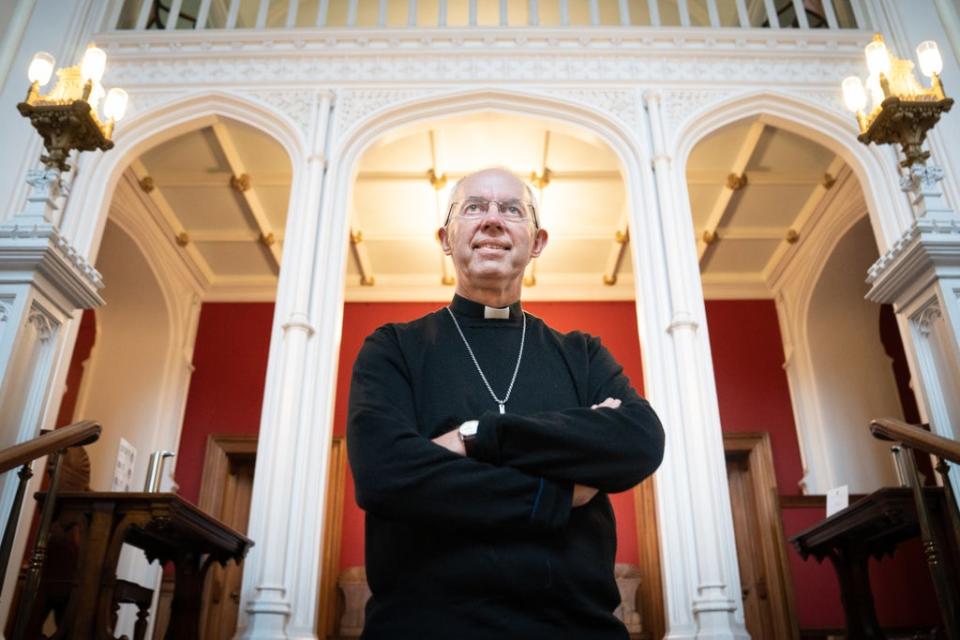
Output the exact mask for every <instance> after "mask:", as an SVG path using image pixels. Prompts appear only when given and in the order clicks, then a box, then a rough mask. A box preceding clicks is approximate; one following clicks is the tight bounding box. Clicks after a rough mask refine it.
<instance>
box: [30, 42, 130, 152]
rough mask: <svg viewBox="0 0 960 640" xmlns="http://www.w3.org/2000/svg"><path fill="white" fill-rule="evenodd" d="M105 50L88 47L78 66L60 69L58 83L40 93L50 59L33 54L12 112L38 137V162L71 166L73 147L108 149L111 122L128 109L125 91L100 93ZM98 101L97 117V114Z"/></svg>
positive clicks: (50, 72) (51, 63) (49, 70)
mask: <svg viewBox="0 0 960 640" xmlns="http://www.w3.org/2000/svg"><path fill="white" fill-rule="evenodd" d="M106 61H107V54H106V53H104V51H103V50H102V49H98V48H97V47H94V46H90V47H88V48H87V51H86V53H84V55H83V60H82V61H81V62H80V64H79V65H77V66H73V67H68V68H66V69H59V70H58V71H57V83H56V85H54V87H53V89H52V90H51V91H50V93H48V94H47V95H41V94H40V87H42V86H44V85H46V84H47V83H48V82H49V81H50V77H51V76H52V75H53V69H54V65H55V62H56V61H55V60H54V58H53V56H51V55H50V54H49V53H45V52H39V53H37V54H35V55H34V56H33V60H32V61H31V62H30V67H29V70H28V72H27V75H28V77H29V79H30V89H29V90H28V91H27V97H26V100H24V101H23V102H21V103H20V104H18V105H17V110H18V111H19V112H20V114H21V115H23V116H24V117H25V118H30V123H31V124H32V125H33V127H34V128H35V129H36V130H37V132H38V133H39V134H40V136H41V137H42V138H43V144H44V146H45V147H46V149H47V154H46V155H44V156H41V157H40V160H41V161H42V162H43V163H44V165H46V166H47V168H48V169H55V170H57V171H66V170H69V169H70V165H69V164H67V158H68V157H69V155H70V152H71V151H73V150H74V149H76V150H78V151H93V150H95V149H101V150H104V151H106V150H107V149H110V148H112V147H113V140H111V136H112V135H113V127H114V124H115V123H116V122H117V121H119V120H120V119H121V118H123V115H124V113H125V112H126V109H127V93H126V92H125V91H124V90H123V89H117V88H113V89H111V90H110V91H109V92H107V93H106V95H104V89H103V85H101V84H100V79H101V78H102V77H103V72H104V70H105V68H106ZM101 99H103V105H102V117H101V115H100V114H99V113H98V108H99V107H100V101H101Z"/></svg>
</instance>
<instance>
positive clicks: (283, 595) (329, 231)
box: [241, 88, 744, 638]
mask: <svg viewBox="0 0 960 640" xmlns="http://www.w3.org/2000/svg"><path fill="white" fill-rule="evenodd" d="M638 97H639V96H638ZM478 111H502V112H508V113H511V114H518V115H524V116H529V117H534V118H538V119H550V120H556V121H559V122H562V123H564V124H566V125H568V126H570V125H572V126H576V127H579V128H581V129H583V130H584V131H587V132H590V133H591V134H593V135H594V136H596V137H597V138H599V139H600V140H602V141H603V143H604V144H607V145H608V146H609V147H610V148H611V149H612V150H613V151H614V152H615V153H616V154H617V156H618V158H619V159H620V162H621V167H622V169H621V170H622V172H623V175H624V178H625V180H626V183H627V184H626V186H627V197H628V202H629V203H630V210H631V226H633V227H634V228H635V229H643V233H637V234H636V237H637V238H638V241H637V242H636V243H632V244H633V246H632V249H631V250H632V251H633V259H634V264H635V265H636V271H637V273H638V278H637V281H636V282H637V318H638V325H639V332H640V339H641V342H642V345H643V350H644V367H645V370H646V372H647V373H646V375H645V380H648V381H649V383H648V389H647V392H648V396H649V398H650V399H651V401H652V402H653V404H654V405H655V406H656V407H657V410H658V412H660V414H661V416H662V418H663V419H664V422H665V423H666V424H667V425H668V431H669V432H670V433H671V435H669V436H668V444H667V461H666V462H665V464H664V467H663V468H662V469H661V471H660V474H661V475H660V482H658V483H657V490H658V507H659V509H660V514H659V515H660V517H659V526H660V540H661V556H662V558H663V564H664V572H663V573H664V583H665V586H664V588H665V593H664V599H665V607H666V610H667V617H668V624H669V626H670V633H669V636H668V637H670V638H694V637H706V636H709V637H715V638H741V637H744V634H743V630H742V613H738V609H739V602H740V595H739V577H738V576H737V573H736V550H735V546H734V544H733V537H732V520H731V516H730V512H729V508H728V507H727V508H726V509H724V508H723V506H724V505H728V504H729V496H728V495H726V494H725V492H726V484H725V481H726V475H725V471H724V462H723V449H722V445H721V436H720V433H719V421H718V419H717V416H718V409H717V406H716V397H715V394H713V393H712V391H710V390H706V389H704V388H703V386H702V385H699V384H698V383H697V380H696V379H694V380H693V382H692V386H684V385H685V384H688V383H690V378H689V377H684V376H682V375H681V374H680V370H681V369H682V370H691V371H693V370H698V368H699V367H700V366H701V364H703V363H704V362H707V361H709V350H708V349H706V348H705V347H704V345H705V344H706V341H705V339H696V338H695V335H696V332H697V327H698V324H697V323H696V322H693V321H691V320H689V317H690V313H689V312H688V311H687V310H686V307H687V306H689V304H690V303H689V300H693V301H696V300H697V299H699V300H700V306H701V307H702V292H701V291H700V290H699V282H692V286H693V288H694V289H695V290H691V291H681V290H678V287H682V286H684V285H683V284H682V283H684V282H685V280H684V279H683V278H681V277H677V276H676V275H675V274H673V273H672V266H671V265H670V260H669V259H668V256H667V255H666V254H667V247H668V246H670V243H669V242H667V240H666V238H668V237H673V236H674V235H675V234H672V233H671V234H667V233H665V230H664V225H665V224H672V221H671V220H670V218H672V217H673V216H672V212H669V211H664V210H663V208H662V207H661V206H660V204H659V202H658V200H657V197H656V195H655V192H656V189H655V188H654V180H653V175H652V171H651V169H650V159H649V158H650V154H649V151H648V148H647V144H648V143H647V140H646V133H645V132H644V129H643V128H640V127H638V130H631V129H629V128H626V127H624V126H623V124H622V123H621V122H618V121H617V120H616V119H614V118H612V117H609V116H606V115H604V114H602V113H600V112H598V111H595V110H594V109H592V108H591V107H590V106H589V105H587V104H584V103H577V102H573V101H568V100H565V99H558V98H556V97H552V96H546V95H543V94H536V93H525V92H520V91H505V90H499V89H492V88H491V89H486V88H481V89H474V90H469V89H464V90H459V91H454V92H447V93H442V94H432V95H428V96H425V97H424V96H420V97H417V98H414V99H410V98H409V96H397V97H396V98H395V99H394V100H393V101H392V102H391V100H386V101H385V103H384V104H383V105H382V106H380V107H378V108H376V109H371V110H369V111H368V112H367V115H365V116H363V117H361V118H358V119H357V121H355V122H351V123H349V124H346V123H342V124H343V125H344V126H342V135H340V136H338V138H337V139H336V140H331V141H330V142H329V144H330V148H331V149H332V151H330V153H329V158H330V172H329V173H330V175H329V177H328V179H329V183H328V186H327V187H326V188H325V189H324V190H323V191H324V193H323V198H322V204H321V208H320V218H321V219H322V220H323V222H324V224H322V225H321V226H320V227H319V228H318V235H317V244H316V247H315V253H314V256H313V257H314V258H315V261H314V262H313V263H312V264H311V265H310V267H311V270H312V273H313V279H312V283H311V285H310V292H311V297H310V305H309V313H308V314H307V316H306V317H307V318H308V319H309V321H308V322H306V323H304V322H302V321H293V319H291V321H290V322H288V323H287V324H286V325H285V327H284V329H285V334H286V335H288V336H296V335H300V336H301V337H300V338H297V339H294V338H291V339H290V342H289V345H290V346H289V348H290V353H291V355H290V357H289V359H288V358H286V357H284V356H281V360H284V361H287V360H289V362H291V363H292V364H290V365H289V366H288V367H285V369H284V372H283V374H280V375H281V376H283V378H284V379H285V380H288V381H289V383H288V384H287V385H286V387H285V388H284V390H283V392H282V393H283V397H282V399H281V401H280V402H279V403H278V407H277V411H278V412H281V413H283V417H282V419H280V420H278V421H277V422H276V423H273V422H271V421H268V420H266V413H265V421H264V424H263V429H270V430H277V431H278V436H277V439H276V440H274V442H275V444H276V445H277V447H276V449H274V450H273V452H272V454H271V458H272V459H274V460H276V461H280V460H283V461H284V463H285V465H284V467H283V468H280V467H279V466H277V465H275V466H274V471H275V473H273V474H271V478H265V477H264V476H261V475H259V474H258V476H257V483H261V482H263V483H269V486H267V484H263V485H261V486H260V487H259V489H260V490H261V492H262V493H259V494H258V491H257V489H258V487H256V486H255V491H254V504H253V507H252V512H251V522H252V523H257V522H271V523H274V524H273V526H274V527H276V526H277V523H280V522H284V523H288V522H289V523H290V526H288V528H287V530H286V536H285V538H284V540H282V541H280V542H279V543H278V544H277V545H274V544H273V543H272V541H271V542H270V543H269V544H268V546H269V547H270V549H269V550H268V551H267V552H266V553H265V554H264V556H260V557H259V558H258V560H257V564H258V566H257V567H256V569H255V571H249V573H245V577H244V580H245V584H244V596H245V607H244V608H245V611H246V613H247V617H246V620H245V628H244V629H243V630H242V631H241V635H242V637H244V638H265V637H297V638H307V637H311V638H312V637H315V630H314V628H315V624H316V620H315V615H316V613H315V612H316V595H317V593H316V590H317V585H318V579H317V578H318V573H317V571H318V568H319V567H318V565H319V553H318V552H319V548H320V541H321V539H322V534H323V528H324V522H323V512H324V510H323V508H318V506H317V505H321V504H322V501H323V499H324V493H325V492H324V490H323V489H324V486H323V485H324V483H325V478H326V474H327V468H328V454H329V446H330V445H329V442H330V435H331V433H332V413H333V395H334V384H335V381H336V372H337V365H338V356H339V340H340V334H341V323H342V318H343V297H344V282H345V280H344V278H345V273H346V251H347V238H348V214H349V204H350V194H351V190H352V188H353V181H354V177H355V173H356V166H357V162H358V161H359V159H360V158H361V156H362V154H363V153H364V151H365V150H366V149H368V148H369V147H370V146H371V145H372V144H373V143H374V142H375V141H376V140H378V139H379V138H381V137H382V136H384V135H386V134H388V133H389V132H391V131H393V130H395V129H396V128H398V127H405V126H408V125H411V124H415V123H418V122H425V121H429V120H433V119H437V118H443V117H447V116H452V115H462V114H464V113H472V112H478ZM335 124H336V123H335ZM302 266H303V267H306V265H305V264H304V265H302ZM304 324H306V326H305V327H304V326H303V325H304ZM308 338H309V339H308ZM300 348H303V350H304V351H305V353H303V352H298V351H296V349H300ZM293 353H297V354H298V358H299V360H301V361H303V360H305V364H304V363H303V362H299V363H298V362H296V360H297V358H294V357H293V355H292V354H293ZM297 367H303V368H302V369H298V368H297ZM300 371H302V375H299V376H298V375H297V374H298V373H299V372H300ZM268 387H269V382H268ZM286 403H290V404H294V403H296V404H298V405H299V406H296V407H293V406H288V407H286V408H284V407H282V406H280V405H281V404H286ZM684 407H693V408H687V409H685V408H684ZM284 421H290V423H291V424H292V425H293V426H291V427H290V429H289V431H287V432H285V433H282V434H280V433H279V429H278V427H277V426H276V424H282V423H283V422H284ZM708 429H713V430H715V431H716V433H712V434H711V435H710V437H708V438H704V437H702V434H703V433H704V432H705V431H707V430H708ZM266 437H267V436H266V435H264V434H263V432H262V433H261V442H263V441H264V439H265V438H266ZM704 442H708V443H709V445H708V446H706V447H704ZM681 443H682V444H681ZM307 471H309V473H307ZM280 494H284V495H291V496H292V498H291V500H290V501H289V502H285V501H278V500H276V499H275V497H276V496H277V495H280ZM307 507H309V508H307ZM264 533H268V532H266V531H265V532H264ZM254 537H255V538H256V536H254ZM259 544H262V543H261V541H260V540H259V539H258V545H259ZM249 567H250V565H248V570H249ZM731 567H732V569H731Z"/></svg>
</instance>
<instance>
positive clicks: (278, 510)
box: [238, 93, 332, 639]
mask: <svg viewBox="0 0 960 640" xmlns="http://www.w3.org/2000/svg"><path fill="white" fill-rule="evenodd" d="M331 105H332V95H331V94H328V93H324V94H320V95H318V96H317V99H316V104H315V112H314V118H313V123H312V125H311V134H310V137H309V139H310V140H311V148H310V150H309V156H308V157H306V158H299V159H295V161H296V162H302V163H303V166H302V169H301V170H300V171H297V172H295V174H299V177H298V179H297V180H296V182H295V185H294V187H293V189H292V193H291V198H290V214H289V216H288V220H289V222H288V229H289V232H288V233H287V236H286V237H287V238H289V239H290V242H289V244H288V245H287V246H286V247H285V248H284V257H283V265H282V268H281V271H280V287H279V290H278V294H277V309H276V312H275V315H274V327H275V329H274V335H273V343H272V345H271V349H270V365H269V371H268V376H267V384H266V389H265V392H264V407H263V413H262V418H261V426H260V439H259V444H258V447H257V467H256V472H255V474H254V486H253V497H252V502H251V506H250V525H249V528H248V531H249V536H250V537H251V538H252V539H253V540H254V541H255V543H256V546H254V548H253V550H252V551H251V553H250V556H249V557H248V558H247V561H246V563H245V567H244V575H243V583H244V586H243V598H244V601H243V603H242V605H241V609H242V611H243V612H244V615H243V616H242V619H241V621H240V625H241V626H240V629H239V631H238V637H241V638H258V639H260V638H315V637H316V634H315V631H314V617H315V610H316V589H317V581H318V568H319V567H318V562H319V551H320V548H319V547H320V543H319V539H320V538H319V532H320V531H322V527H323V522H322V515H323V507H322V504H321V501H322V494H321V491H320V488H322V486H323V484H324V478H325V476H324V474H323V473H322V472H321V471H320V467H322V466H323V464H322V463H324V462H325V452H324V451H322V449H321V450H319V451H318V448H317V447H311V446H308V443H310V442H312V441H314V440H315V436H316V434H315V431H316V423H315V420H314V419H313V417H312V416H311V415H309V413H308V412H307V411H304V410H303V408H304V406H305V405H307V404H309V401H310V398H311V397H312V396H311V394H310V393H309V389H308V387H309V384H308V382H307V380H306V376H305V371H306V369H307V367H306V363H307V352H308V349H309V346H310V342H311V336H313V334H314V333H315V328H314V324H313V323H312V322H311V318H310V317H309V311H310V309H309V303H310V291H311V285H312V282H311V276H312V273H313V265H314V257H315V255H316V252H317V244H316V239H317V224H318V221H319V218H320V215H319V209H320V200H321V195H322V191H323V181H324V174H325V167H326V158H325V155H324V148H325V145H326V134H327V125H328V122H329V116H330V109H331ZM318 457H319V458H321V460H319V461H318V460H317V458H318Z"/></svg>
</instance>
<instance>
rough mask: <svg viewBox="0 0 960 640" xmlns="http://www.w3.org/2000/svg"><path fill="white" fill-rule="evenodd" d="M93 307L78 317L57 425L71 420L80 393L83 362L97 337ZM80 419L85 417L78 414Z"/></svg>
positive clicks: (65, 423)
mask: <svg viewBox="0 0 960 640" xmlns="http://www.w3.org/2000/svg"><path fill="white" fill-rule="evenodd" d="M94 313H95V312H94V310H93V309H85V310H84V311H83V315H82V316H81V317H80V328H79V329H78V330H77V341H76V342H75V343H74V345H73V355H72V356H71V357H70V368H69V369H67V383H66V387H67V388H66V390H65V391H64V392H63V399H62V400H61V401H60V411H59V412H58V413H57V426H58V427H65V426H67V425H68V424H70V423H71V422H73V417H74V416H73V412H74V411H75V410H76V407H77V396H78V394H79V393H80V381H81V380H82V379H83V363H84V361H85V360H86V359H87V358H89V357H90V352H91V351H92V350H93V344H94V342H96V339H97V319H96V316H95V315H94ZM78 419H80V420H83V419H85V418H84V417H83V416H79V418H78Z"/></svg>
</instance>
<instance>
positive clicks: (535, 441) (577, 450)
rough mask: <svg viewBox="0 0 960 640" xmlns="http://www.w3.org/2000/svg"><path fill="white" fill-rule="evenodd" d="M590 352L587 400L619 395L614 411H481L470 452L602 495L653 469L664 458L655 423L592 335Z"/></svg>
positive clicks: (628, 485) (659, 428) (626, 486)
mask: <svg viewBox="0 0 960 640" xmlns="http://www.w3.org/2000/svg"><path fill="white" fill-rule="evenodd" d="M587 353H588V357H589V378H588V389H589V391H588V397H589V398H590V404H598V403H600V402H602V401H603V400H605V399H606V398H608V397H610V398H619V399H620V400H621V401H622V404H621V405H620V407H619V408H617V409H608V408H602V409H590V407H589V406H587V407H575V408H570V409H564V410H560V411H549V412H542V413H536V414H533V415H528V416H520V415H515V414H510V413H507V414H503V415H500V414H496V413H493V412H490V413H485V414H484V415H483V416H481V417H480V425H479V427H478V430H477V441H476V444H475V446H474V450H473V452H471V455H472V456H473V457H475V458H476V459H478V460H482V461H484V462H489V463H491V464H494V465H501V466H505V467H510V468H513V469H518V470H520V471H523V472H525V473H531V474H536V475H542V476H544V477H546V478H551V479H553V480H560V481H567V482H575V483H579V484H584V485H587V486H590V487H594V488H595V489H599V490H600V491H603V492H605V493H616V492H618V491H626V490H627V489H629V488H631V487H633V486H635V485H637V484H638V483H639V482H640V481H641V480H643V479H644V478H646V477H647V476H649V475H650V474H651V473H653V472H654V471H655V470H656V469H657V467H659V466H660V462H661V461H662V460H663V445H664V431H663V427H662V425H661V424H660V420H659V419H658V418H657V415H656V413H654V411H653V409H652V408H651V407H650V404H649V403H648V402H647V401H646V400H644V399H643V398H641V397H640V396H639V395H637V392H636V391H634V390H633V388H632V387H631V386H630V381H629V380H628V379H627V377H626V376H625V375H623V368H622V367H621V366H620V365H619V364H617V362H616V360H614V358H613V356H612V355H610V352H609V351H607V350H606V349H605V348H604V347H603V346H602V345H601V344H600V341H599V339H597V338H590V339H589V342H588V345H587Z"/></svg>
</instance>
